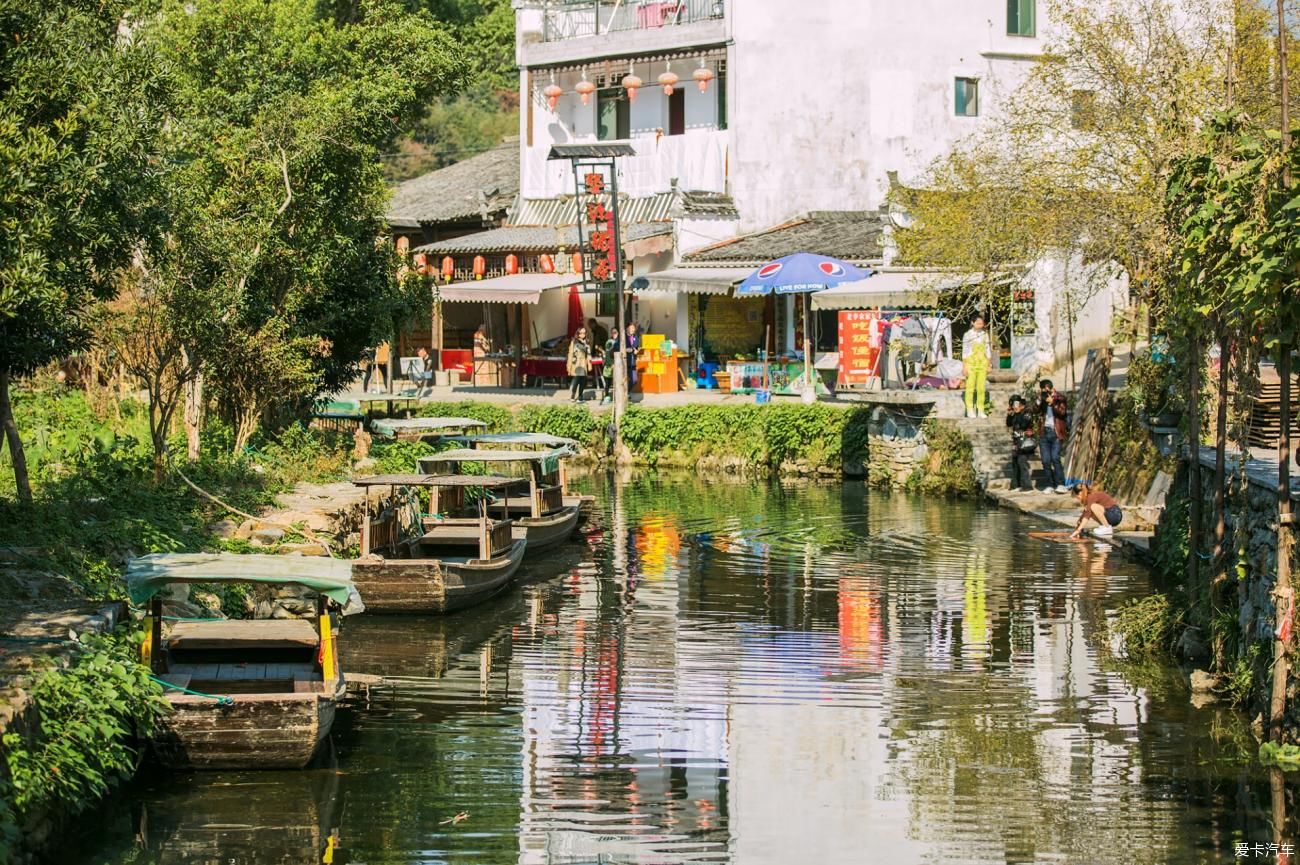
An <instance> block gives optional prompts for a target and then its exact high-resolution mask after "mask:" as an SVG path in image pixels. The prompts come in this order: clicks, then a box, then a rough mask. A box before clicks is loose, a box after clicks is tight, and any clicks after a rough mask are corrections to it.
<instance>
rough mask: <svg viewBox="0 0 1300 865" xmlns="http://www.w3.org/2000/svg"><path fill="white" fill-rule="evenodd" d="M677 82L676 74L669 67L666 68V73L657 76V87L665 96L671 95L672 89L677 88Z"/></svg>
mask: <svg viewBox="0 0 1300 865" xmlns="http://www.w3.org/2000/svg"><path fill="white" fill-rule="evenodd" d="M678 80H679V79H678V78H677V73H675V72H673V69H672V67H671V66H669V67H668V71H667V72H664V73H662V74H661V75H660V76H659V86H660V87H662V88H663V89H664V95H665V96H672V95H673V88H674V87H676V86H677V82H678Z"/></svg>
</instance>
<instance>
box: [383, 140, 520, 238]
mask: <svg viewBox="0 0 1300 865" xmlns="http://www.w3.org/2000/svg"><path fill="white" fill-rule="evenodd" d="M518 194H519V139H518V138H507V139H506V140H505V141H502V142H501V143H500V144H499V145H497V146H496V147H494V148H492V149H491V150H488V151H485V152H483V153H480V154H478V155H477V156H471V157H470V158H469V159H465V160H463V161H461V162H457V163H455V164H454V165H448V166H447V167H446V168H439V169H438V170H437V171H430V172H429V173H428V174H424V175H421V176H420V177H415V178H412V179H411V180H407V181H404V182H402V183H399V184H398V185H397V186H396V187H395V188H394V189H393V198H392V201H390V202H389V204H388V223H389V224H390V225H395V226H403V227H416V226H419V225H424V224H430V223H438V222H453V221H459V220H464V219H470V218H473V217H476V216H483V217H484V218H485V221H486V220H494V219H498V218H500V217H501V216H502V215H503V214H504V213H505V212H506V211H507V210H508V209H509V208H510V205H511V204H513V203H514V200H515V196H517V195H518Z"/></svg>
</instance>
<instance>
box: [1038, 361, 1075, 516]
mask: <svg viewBox="0 0 1300 865" xmlns="http://www.w3.org/2000/svg"><path fill="white" fill-rule="evenodd" d="M1037 414H1038V455H1039V456H1040V457H1042V459H1043V471H1045V472H1047V489H1048V491H1049V492H1050V491H1051V490H1053V489H1055V490H1056V492H1058V493H1065V492H1069V488H1067V487H1066V486H1065V467H1064V466H1063V465H1061V447H1062V445H1064V444H1065V439H1066V436H1067V435H1068V434H1069V425H1068V422H1067V417H1068V415H1069V405H1068V404H1067V402H1066V399H1065V396H1064V395H1063V394H1062V393H1061V392H1060V391H1058V390H1057V389H1056V387H1055V386H1054V385H1053V384H1052V380H1051V379H1049V378H1045V379H1043V380H1042V381H1040V382H1039V383H1038V412H1037Z"/></svg>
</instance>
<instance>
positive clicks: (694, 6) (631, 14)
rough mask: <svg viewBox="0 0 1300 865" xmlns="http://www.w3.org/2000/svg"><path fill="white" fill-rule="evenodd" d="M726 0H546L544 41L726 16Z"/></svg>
mask: <svg viewBox="0 0 1300 865" xmlns="http://www.w3.org/2000/svg"><path fill="white" fill-rule="evenodd" d="M724 2H725V0H545V2H544V3H543V5H542V13H543V16H544V17H543V26H542V40H543V41H544V42H559V41H562V40H565V39H581V38H583V37H585V36H600V35H603V34H606V33H614V32H619V31H624V30H657V29H661V28H664V27H680V26H682V25H684V24H694V23H696V22H700V21H716V20H719V19H721V18H722V17H723V14H724Z"/></svg>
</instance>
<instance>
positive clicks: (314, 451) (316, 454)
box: [249, 422, 353, 483]
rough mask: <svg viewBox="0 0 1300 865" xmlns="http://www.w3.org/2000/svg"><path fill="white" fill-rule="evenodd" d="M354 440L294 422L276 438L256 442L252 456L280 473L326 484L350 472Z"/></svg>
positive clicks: (295, 479) (281, 475) (250, 453)
mask: <svg viewBox="0 0 1300 865" xmlns="http://www.w3.org/2000/svg"><path fill="white" fill-rule="evenodd" d="M352 446H353V441H352V437H351V436H350V435H347V434H346V433H341V432H334V431H329V430H314V429H309V428H308V427H307V425H306V424H304V423H302V422H298V423H295V424H291V425H290V426H288V427H286V428H285V429H283V430H281V431H280V433H279V434H278V435H276V436H274V437H269V438H266V439H264V440H263V441H262V442H261V443H260V444H259V443H258V442H254V444H253V446H252V447H251V448H250V450H249V458H250V459H252V460H253V461H254V462H256V463H268V464H270V465H271V466H273V467H274V469H275V472H276V474H277V475H278V476H280V477H284V478H293V479H294V481H295V482H297V481H307V482H309V483H327V482H329V481H333V480H337V479H338V478H340V477H343V476H345V475H346V474H347V472H348V467H349V465H350V463H351V458H352Z"/></svg>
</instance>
